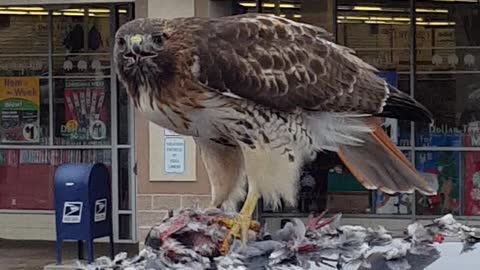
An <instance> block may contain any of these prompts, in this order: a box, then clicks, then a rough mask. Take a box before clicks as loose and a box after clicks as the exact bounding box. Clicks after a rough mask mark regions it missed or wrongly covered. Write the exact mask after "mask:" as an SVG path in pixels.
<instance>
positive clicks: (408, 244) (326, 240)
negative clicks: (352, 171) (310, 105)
mask: <svg viewBox="0 0 480 270" xmlns="http://www.w3.org/2000/svg"><path fill="white" fill-rule="evenodd" d="M232 216H233V215H232V214H227V213H225V212H223V211H222V210H200V209H198V208H197V209H182V210H179V211H177V212H176V213H174V214H172V215H171V216H170V217H169V218H167V219H165V220H164V221H163V222H162V223H161V224H158V225H155V226H154V227H152V229H151V230H150V232H149V234H148V236H147V238H146V239H145V248H144V249H142V250H141V251H140V252H139V254H138V255H137V256H135V257H133V258H128V257H127V254H126V253H120V254H118V255H117V256H116V257H115V258H114V259H113V260H112V259H110V258H107V257H101V258H98V259H97V260H96V261H95V262H94V263H93V264H90V265H84V264H81V263H80V262H78V269H92V270H93V269H95V270H97V269H98V270H100V269H102V270H103V269H105V270H106V269H112V270H114V269H115V270H117V269H122V270H133V269H186V270H189V269H192V270H193V269H195V270H199V269H212V270H213V269H218V270H223V269H225V270H227V269H232V270H233V269H240V270H243V269H245V270H246V269H272V270H274V269H278V270H280V269H285V270H286V269H392V270H397V269H423V268H422V267H421V266H422V265H423V266H424V267H426V266H428V265H429V264H431V263H432V262H433V261H435V260H436V259H438V258H439V257H440V254H439V252H438V251H437V250H436V248H435V245H436V244H438V243H442V242H443V241H445V239H447V240H448V239H450V238H451V239H452V240H455V241H461V242H462V243H463V250H462V251H461V252H468V251H470V250H472V249H473V248H474V245H475V244H476V243H477V242H480V232H478V231H476V230H475V228H470V227H467V226H465V225H462V224H461V223H459V222H458V221H456V220H455V219H454V217H453V216H452V215H450V214H448V215H445V216H443V217H441V218H438V219H435V220H433V221H432V223H431V224H428V225H422V224H420V223H413V224H411V225H409V226H408V227H407V228H406V230H405V232H404V234H403V235H400V236H398V237H394V236H393V235H392V233H390V232H389V231H388V230H386V229H385V228H384V227H381V226H379V227H377V228H365V227H362V226H350V225H341V224H340V223H341V222H340V221H341V217H342V215H341V214H335V215H328V216H327V215H326V214H325V213H322V214H320V215H318V216H314V215H311V216H310V217H309V218H308V220H307V222H306V223H304V222H302V221H301V220H300V219H292V220H291V222H289V223H286V224H285V225H284V227H283V228H282V229H280V230H278V231H276V232H274V233H266V232H263V231H260V232H258V233H254V232H253V231H252V233H251V234H250V240H249V241H248V243H247V244H246V245H242V244H241V243H240V242H239V241H238V240H234V242H233V243H232V246H231V248H230V250H229V252H228V253H227V254H224V255H221V254H220V252H219V250H220V246H221V244H222V242H223V240H224V238H225V237H226V235H227V233H228V228H226V227H225V226H224V225H222V222H219V220H221V218H222V217H232ZM412 260H414V261H415V265H413V266H412V265H411V262H412ZM379 261H381V263H380V264H379V263H378V262H379ZM372 262H375V267H372V264H373V263H372ZM409 262H410V263H409ZM379 265H380V266H379ZM378 267H380V268H378Z"/></svg>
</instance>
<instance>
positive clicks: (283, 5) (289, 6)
mask: <svg viewBox="0 0 480 270" xmlns="http://www.w3.org/2000/svg"><path fill="white" fill-rule="evenodd" d="M280 8H295V5H294V4H280Z"/></svg>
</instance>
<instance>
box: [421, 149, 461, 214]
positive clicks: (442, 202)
mask: <svg viewBox="0 0 480 270" xmlns="http://www.w3.org/2000/svg"><path fill="white" fill-rule="evenodd" d="M415 158H416V162H415V163H416V167H417V170H418V171H420V172H423V173H426V174H428V175H430V176H432V177H431V179H435V180H436V184H433V185H432V186H434V187H436V189H437V195H434V196H424V195H421V194H419V195H418V196H417V198H416V199H417V213H418V214H420V215H444V214H447V213H452V214H458V211H459V195H460V194H459V184H460V183H459V176H460V172H459V165H460V153H459V152H437V151H432V152H420V153H417V154H416V157H415Z"/></svg>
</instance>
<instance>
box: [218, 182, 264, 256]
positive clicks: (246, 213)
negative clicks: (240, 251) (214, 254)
mask: <svg viewBox="0 0 480 270" xmlns="http://www.w3.org/2000/svg"><path fill="white" fill-rule="evenodd" d="M257 201H258V195H257V194H256V193H254V192H251V191H250V190H249V192H248V194H247V199H246V200H245V202H244V204H243V207H242V210H241V211H240V214H239V215H238V217H237V218H235V219H234V221H233V224H231V226H232V227H231V229H230V231H229V233H228V234H227V237H226V238H225V240H224V241H223V244H222V247H221V248H220V252H221V253H222V254H226V253H227V252H228V250H229V249H230V244H231V242H232V241H233V238H234V237H238V236H240V240H241V241H242V244H243V245H246V244H247V241H248V230H249V229H250V228H252V229H254V230H255V229H259V225H258V223H257V225H256V224H255V223H253V222H252V215H253V212H254V211H255V207H256V206H257Z"/></svg>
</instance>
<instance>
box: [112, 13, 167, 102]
mask: <svg viewBox="0 0 480 270" xmlns="http://www.w3.org/2000/svg"><path fill="white" fill-rule="evenodd" d="M173 32H174V29H173V28H172V27H171V26H170V25H169V23H168V21H166V20H162V19H136V20H133V21H130V22H128V23H126V24H124V25H123V26H122V27H120V29H119V30H118V31H117V33H116V37H115V46H114V61H115V65H116V69H117V74H118V76H119V78H120V81H121V82H122V83H124V84H125V86H126V87H127V91H128V92H129V94H130V95H131V96H132V97H134V99H136V97H138V91H139V89H145V90H146V91H151V92H155V91H160V87H161V85H162V84H163V83H166V82H168V81H169V80H171V79H172V77H173V73H174V70H175V57H174V56H175V48H172V46H169V45H170V44H169V38H170V36H171V35H172V33H173Z"/></svg>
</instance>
